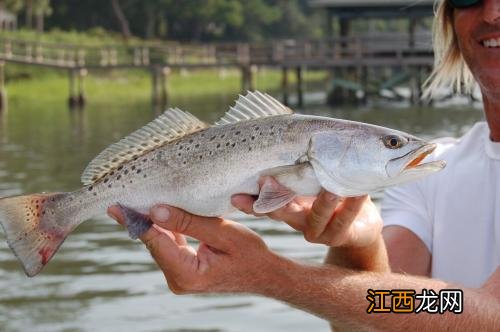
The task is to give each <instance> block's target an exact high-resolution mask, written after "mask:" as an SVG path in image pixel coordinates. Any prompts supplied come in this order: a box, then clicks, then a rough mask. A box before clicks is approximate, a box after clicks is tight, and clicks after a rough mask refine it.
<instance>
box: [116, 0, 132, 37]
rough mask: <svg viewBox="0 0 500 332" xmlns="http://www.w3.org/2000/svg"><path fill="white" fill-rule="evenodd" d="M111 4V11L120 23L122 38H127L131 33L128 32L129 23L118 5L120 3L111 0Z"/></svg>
mask: <svg viewBox="0 0 500 332" xmlns="http://www.w3.org/2000/svg"><path fill="white" fill-rule="evenodd" d="M111 6H112V7H113V12H114V14H115V17H116V19H117V20H118V22H119V23H120V28H121V31H122V35H123V38H125V39H129V38H130V37H132V33H131V32H130V28H129V24H128V20H127V17H125V14H124V13H123V10H122V8H121V7H120V3H119V2H118V0H111Z"/></svg>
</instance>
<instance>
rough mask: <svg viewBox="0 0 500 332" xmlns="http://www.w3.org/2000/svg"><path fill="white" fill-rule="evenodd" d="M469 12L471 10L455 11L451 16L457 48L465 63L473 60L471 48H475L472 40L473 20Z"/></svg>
mask: <svg viewBox="0 0 500 332" xmlns="http://www.w3.org/2000/svg"><path fill="white" fill-rule="evenodd" d="M471 11H472V10H471V9H467V10H458V11H457V10H455V12H454V15H453V17H454V19H453V29H454V31H455V34H456V36H457V40H458V47H459V49H460V52H461V53H462V56H463V57H464V59H465V60H466V61H467V63H469V62H470V60H471V59H473V46H475V42H474V40H473V38H472V30H473V28H474V21H475V19H474V15H473V13H471Z"/></svg>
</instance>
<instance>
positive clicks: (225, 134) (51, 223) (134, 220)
mask: <svg viewBox="0 0 500 332" xmlns="http://www.w3.org/2000/svg"><path fill="white" fill-rule="evenodd" d="M435 147H436V145H435V144H434V143H429V142H427V141H425V140H422V139H420V138H417V137H415V136H412V135H410V134H407V133H404V132H401V131H397V130H393V129H389V128H385V127H381V126H376V125H372V124H367V123H360V122H354V121H348V120H342V119H334V118H328V117H321V116H314V115H305V114H295V113H294V112H292V110H291V109H290V108H288V107H287V106H284V105H283V104H281V103H280V102H279V101H277V100H276V99H275V98H273V97H271V96H270V95H268V94H265V93H261V92H258V91H254V92H249V93H247V94H246V95H240V96H239V97H238V99H237V100H236V102H235V104H234V106H232V107H230V109H229V110H228V111H227V112H226V113H225V115H224V116H223V117H222V118H221V119H220V120H219V121H217V122H216V123H215V124H213V125H209V124H207V123H205V122H203V121H201V120H199V119H198V118H196V117H195V116H193V115H192V114H190V113H188V112H184V111H182V110H180V109H178V108H170V109H168V110H166V111H165V112H164V113H163V114H161V115H160V116H159V117H158V118H156V119H154V120H153V121H151V122H150V123H149V124H147V125H145V126H144V127H142V128H140V129H138V130H136V131H135V132H133V133H132V134H130V135H129V136H127V137H125V138H123V139H121V140H120V141H118V142H117V143H114V144H112V145H110V146H109V147H107V148H106V149H104V151H102V152H101V153H100V154H99V155H97V156H96V157H95V158H94V159H93V160H92V161H91V162H90V163H89V165H88V166H87V167H86V169H85V170H84V172H83V174H82V176H81V180H82V183H83V186H82V187H81V188H80V189H77V190H75V191H73V192H56V193H38V194H36V193H35V194H31V195H23V196H14V197H6V198H2V199H0V224H1V226H2V228H3V231H4V233H5V235H6V239H7V243H8V245H9V247H10V248H11V249H12V251H13V252H14V254H15V255H16V256H17V258H18V259H19V261H20V262H21V265H22V267H23V269H24V271H25V273H26V275H27V276H29V277H32V276H35V275H36V274H38V273H39V272H40V271H41V270H42V268H43V267H44V266H45V265H46V264H47V263H48V262H49V261H50V259H51V258H52V257H53V256H54V254H55V253H56V251H57V250H58V249H59V247H60V246H61V244H62V243H63V242H64V240H65V239H66V237H67V236H68V235H69V234H70V233H71V232H72V231H73V230H74V229H75V228H76V227H77V226H78V225H80V224H81V223H82V222H83V221H85V220H88V219H90V218H92V217H95V216H98V215H102V214H104V213H105V211H106V209H107V208H108V207H109V206H111V205H116V204H118V205H119V206H120V207H122V209H123V211H124V215H125V219H126V224H127V228H128V230H129V233H130V236H131V237H132V238H137V237H139V236H140V235H141V234H142V233H143V232H145V231H146V230H147V229H148V228H149V227H151V222H150V221H148V219H147V212H148V210H149V209H150V208H151V207H152V206H154V205H155V204H160V203H166V204H169V205H172V206H175V207H178V208H181V209H183V210H186V211H188V212H190V213H193V214H197V215H201V216H224V215H225V214H227V213H229V212H231V211H233V210H234V207H233V206H232V205H231V196H232V195H234V194H241V193H243V194H249V195H255V196H258V198H257V200H256V201H255V203H254V210H255V212H257V213H268V212H271V211H274V210H276V209H279V208H281V207H283V206H285V205H286V204H288V203H289V202H291V201H292V200H293V199H294V198H295V197H297V196H313V195H317V194H318V193H319V192H320V190H321V188H324V189H326V190H328V191H330V192H332V193H335V194H337V195H340V196H345V197H351V196H358V195H364V194H370V193H373V192H375V191H379V190H382V189H384V188H387V187H389V186H393V185H396V184H401V183H405V182H408V181H413V180H417V179H420V178H422V177H424V176H427V175H429V174H431V173H434V172H436V171H439V170H441V169H443V168H444V167H445V162H444V161H442V160H435V161H429V162H425V163H424V162H423V160H424V158H425V157H426V156H427V155H429V154H430V153H431V152H432V151H433V150H434V149H435ZM262 178H264V179H270V178H273V179H274V180H276V181H277V183H279V185H276V181H271V180H266V181H265V182H264V183H259V180H260V179H262Z"/></svg>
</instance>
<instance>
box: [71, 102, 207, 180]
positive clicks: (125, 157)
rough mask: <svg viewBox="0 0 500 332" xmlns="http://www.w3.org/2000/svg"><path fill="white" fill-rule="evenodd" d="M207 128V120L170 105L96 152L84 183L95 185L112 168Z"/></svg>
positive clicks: (83, 175)
mask: <svg viewBox="0 0 500 332" xmlns="http://www.w3.org/2000/svg"><path fill="white" fill-rule="evenodd" d="M207 127H208V125H207V124H206V123H204V122H203V121H201V120H199V119H198V118H196V117H195V116H194V115H192V114H190V113H188V112H183V111H181V110H180V109H178V108H170V109H168V110H166V111H165V112H164V113H163V114H162V115H160V116H159V117H158V118H156V119H154V120H153V121H151V122H150V123H148V124H147V125H145V126H144V127H142V128H140V129H138V130H136V131H134V132H133V133H132V134H130V135H128V136H126V137H124V138H122V139H121V140H120V141H119V142H117V143H115V144H112V145H110V146H109V147H107V148H106V149H105V150H104V151H102V152H101V153H100V154H99V155H97V157H95V158H94V159H93V160H92V161H91V162H90V163H89V165H88V166H87V168H86V169H85V170H84V171H83V174H82V177H81V180H82V183H83V184H85V185H89V184H92V183H94V182H96V181H98V180H99V179H101V178H102V177H104V176H105V175H106V174H107V173H109V172H110V171H111V170H113V169H115V168H117V167H119V166H120V165H122V164H124V163H126V162H128V161H130V160H133V159H134V158H137V157H138V156H142V155H144V154H145V153H147V152H149V151H151V150H153V149H155V148H157V147H160V146H162V145H164V144H166V143H169V142H172V141H174V140H176V139H179V138H181V137H183V136H186V135H189V134H192V133H194V132H197V131H199V130H202V129H205V128H207Z"/></svg>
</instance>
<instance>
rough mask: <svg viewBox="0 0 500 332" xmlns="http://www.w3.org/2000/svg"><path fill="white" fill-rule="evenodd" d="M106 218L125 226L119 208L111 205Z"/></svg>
mask: <svg viewBox="0 0 500 332" xmlns="http://www.w3.org/2000/svg"><path fill="white" fill-rule="evenodd" d="M107 213H108V216H110V217H111V218H112V219H114V220H115V221H117V222H118V223H119V224H120V225H122V226H125V217H124V216H123V214H122V211H121V209H120V207H119V206H117V205H113V206H110V207H109V208H108V211H107Z"/></svg>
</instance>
